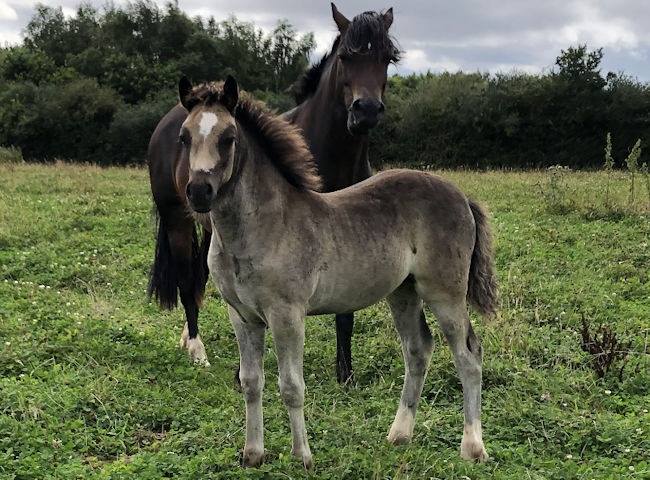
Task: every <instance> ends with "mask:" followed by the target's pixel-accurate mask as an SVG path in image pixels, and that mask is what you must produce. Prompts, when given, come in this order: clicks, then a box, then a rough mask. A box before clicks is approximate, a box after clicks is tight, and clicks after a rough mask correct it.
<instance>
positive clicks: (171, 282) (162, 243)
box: [147, 207, 178, 310]
mask: <svg viewBox="0 0 650 480" xmlns="http://www.w3.org/2000/svg"><path fill="white" fill-rule="evenodd" d="M154 211H155V215H156V228H157V230H158V234H157V235H156V253H155V255H154V261H153V265H152V266H151V272H150V274H149V286H148V287H147V295H148V296H149V298H151V297H155V299H156V301H157V302H158V304H159V305H160V306H161V307H162V308H166V309H168V310H171V309H173V308H175V307H176V305H177V304H178V272H177V271H176V265H175V264H174V259H173V257H172V251H171V247H170V245H169V237H168V235H167V226H166V225H165V221H164V219H163V217H162V216H161V215H160V213H159V212H158V209H157V208H155V207H154Z"/></svg>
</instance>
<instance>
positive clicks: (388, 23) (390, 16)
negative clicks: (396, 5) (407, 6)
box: [382, 7, 393, 31]
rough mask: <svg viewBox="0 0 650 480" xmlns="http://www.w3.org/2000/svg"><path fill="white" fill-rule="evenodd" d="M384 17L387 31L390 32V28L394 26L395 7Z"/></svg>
mask: <svg viewBox="0 0 650 480" xmlns="http://www.w3.org/2000/svg"><path fill="white" fill-rule="evenodd" d="M382 17H384V27H386V30H387V31H388V29H389V28H390V26H391V25H392V24H393V7H390V8H389V9H388V10H386V12H384V14H383V15H382Z"/></svg>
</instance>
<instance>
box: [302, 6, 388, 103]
mask: <svg viewBox="0 0 650 480" xmlns="http://www.w3.org/2000/svg"><path fill="white" fill-rule="evenodd" d="M369 43H370V44H372V46H373V48H371V49H370V50H368V44H369ZM339 47H340V51H339ZM337 52H338V53H337ZM336 54H339V55H341V56H343V57H352V56H353V55H374V56H376V58H377V59H378V60H380V61H388V62H392V63H397V62H399V60H400V54H401V52H400V50H399V48H398V47H397V46H396V45H395V42H394V40H393V38H392V37H391V35H389V34H388V30H387V29H386V25H385V23H384V19H383V14H382V13H378V12H370V11H368V12H363V13H361V14H359V15H357V16H356V17H354V18H353V19H352V22H350V26H349V27H348V29H347V30H346V32H345V34H344V35H343V36H341V35H340V34H339V35H338V36H337V37H336V39H335V40H334V43H333V44H332V48H331V49H330V51H329V53H326V54H325V55H323V56H322V57H321V59H320V60H319V61H318V62H316V63H315V64H314V65H312V66H311V67H310V68H309V69H307V70H306V71H305V73H303V75H302V76H301V77H300V78H299V79H298V81H296V83H294V85H293V86H292V87H291V93H293V96H294V99H295V100H296V104H300V103H302V102H304V101H305V100H307V98H309V97H310V96H311V95H313V94H314V92H316V89H317V88H318V83H319V82H320V79H321V77H322V76H323V72H324V71H325V67H326V66H327V63H328V61H329V59H330V58H331V57H332V55H336Z"/></svg>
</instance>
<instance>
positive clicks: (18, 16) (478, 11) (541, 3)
mask: <svg viewBox="0 0 650 480" xmlns="http://www.w3.org/2000/svg"><path fill="white" fill-rule="evenodd" d="M381 2H388V0H372V1H370V0H345V1H344V0H339V1H338V3H337V6H338V7H339V10H341V12H343V13H344V14H345V15H347V16H348V18H352V17H353V16H354V15H356V14H357V13H360V12H362V11H365V10H383V9H385V8H388V7H391V6H392V7H393V9H394V14H395V22H394V24H393V27H392V29H391V31H392V33H393V35H394V36H395V38H396V39H397V41H398V43H399V44H400V46H401V47H402V49H403V50H404V52H405V54H404V59H403V60H402V62H401V63H400V64H399V65H398V67H397V71H398V72H400V73H409V72H412V71H426V70H432V71H441V70H452V71H456V70H464V71H476V70H481V71H486V70H487V71H490V72H497V71H510V70H512V69H518V70H524V71H528V72H539V71H544V70H548V69H549V68H551V67H552V66H553V62H554V60H555V57H556V56H557V55H558V54H559V52H560V49H562V48H566V47H567V46H569V45H575V44H578V43H587V44H588V45H589V46H590V47H592V48H595V47H604V51H605V58H604V71H610V70H611V71H615V72H617V71H620V70H623V71H625V72H627V73H628V74H630V75H632V76H636V77H638V78H639V79H640V80H643V81H650V62H649V60H650V2H648V0H600V1H595V0H537V1H530V0H490V1H487V0H482V1H479V0H445V1H438V0H409V1H407V0H397V1H392V2H391V3H381ZM36 3H37V2H36V1H32V0H0V42H3V43H5V42H9V43H16V42H19V41H20V39H21V31H22V29H23V28H24V26H25V25H26V24H27V22H28V20H29V18H30V16H31V14H32V12H33V9H34V5H35V4H36ZM41 3H45V4H47V5H52V6H62V7H63V9H64V12H66V14H73V13H74V8H75V6H76V5H77V4H78V3H79V1H78V0H62V1H55V0H45V1H42V2H41ZM90 3H93V4H95V5H98V6H101V5H102V4H104V3H105V0H91V2H90ZM115 3H117V4H119V3H122V2H121V1H119V0H117V1H115ZM157 3H160V4H163V3H164V2H163V1H158V2H157ZM179 6H180V7H181V9H183V10H185V11H186V12H187V13H189V14H190V15H203V16H209V15H214V16H215V17H216V18H217V19H218V20H219V19H223V18H226V17H227V16H228V15H229V14H234V15H236V16H237V17H238V18H240V19H244V20H251V21H254V22H255V23H256V24H257V25H259V26H260V27H262V28H264V29H267V30H268V29H271V28H273V26H274V24H275V23H276V22H277V20H278V19H279V18H286V19H288V20H289V21H290V22H291V23H292V24H293V25H294V26H296V27H297V28H298V29H299V30H300V31H301V32H309V31H311V32H314V34H315V37H316V41H317V51H318V52H319V53H322V52H323V51H325V50H327V49H328V48H329V46H330V45H331V42H332V40H333V38H334V36H335V33H336V30H335V27H334V24H333V22H332V19H331V11H330V5H329V1H324V0H234V1H233V0H228V1H226V0H179Z"/></svg>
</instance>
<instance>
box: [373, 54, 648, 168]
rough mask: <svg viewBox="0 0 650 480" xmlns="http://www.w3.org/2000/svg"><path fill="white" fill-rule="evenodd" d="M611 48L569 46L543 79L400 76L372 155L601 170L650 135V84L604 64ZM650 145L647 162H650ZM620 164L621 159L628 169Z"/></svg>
mask: <svg viewBox="0 0 650 480" xmlns="http://www.w3.org/2000/svg"><path fill="white" fill-rule="evenodd" d="M602 57H603V52H602V49H598V50H593V51H590V50H589V49H588V48H587V47H586V46H584V45H583V46H578V47H572V48H568V49H567V50H565V51H562V53H561V55H560V56H559V57H558V58H557V60H556V64H555V66H554V68H553V70H552V71H550V72H549V73H547V74H544V75H529V74H525V73H509V74H497V75H488V74H481V73H470V74H467V73H443V74H438V75H434V74H426V75H413V76H409V77H393V78H391V79H390V84H389V93H388V95H387V97H388V98H387V102H386V103H387V110H386V112H387V114H386V118H385V119H384V121H383V123H381V124H380V126H379V127H378V129H377V130H376V131H375V132H374V133H373V142H372V143H371V149H372V155H371V158H372V161H373V162H374V163H375V164H376V165H380V164H386V163H390V164H408V165H420V166H425V165H428V166H437V167H459V166H462V167H470V168H486V167H509V168H510V167H511V168H523V167H547V166H551V165H566V166H570V167H573V168H588V167H594V166H601V165H602V164H603V161H604V147H605V139H606V136H607V133H608V132H610V133H611V135H612V138H613V140H614V144H613V147H614V158H617V159H619V160H620V161H622V160H623V159H624V158H625V157H626V156H627V154H628V153H629V151H630V149H631V148H632V146H633V145H634V143H635V142H636V140H637V139H641V140H642V144H643V145H646V144H647V143H646V142H648V141H650V86H649V85H648V84H644V83H640V82H638V81H636V80H635V79H633V78H631V77H630V76H628V75H625V74H622V73H621V74H613V73H608V74H606V75H603V74H602V73H601V70H600V64H601V61H602ZM647 152H648V149H646V150H645V151H644V153H643V155H642V157H641V159H640V162H648V163H650V160H649V155H648V153H647ZM619 166H621V165H619Z"/></svg>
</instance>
